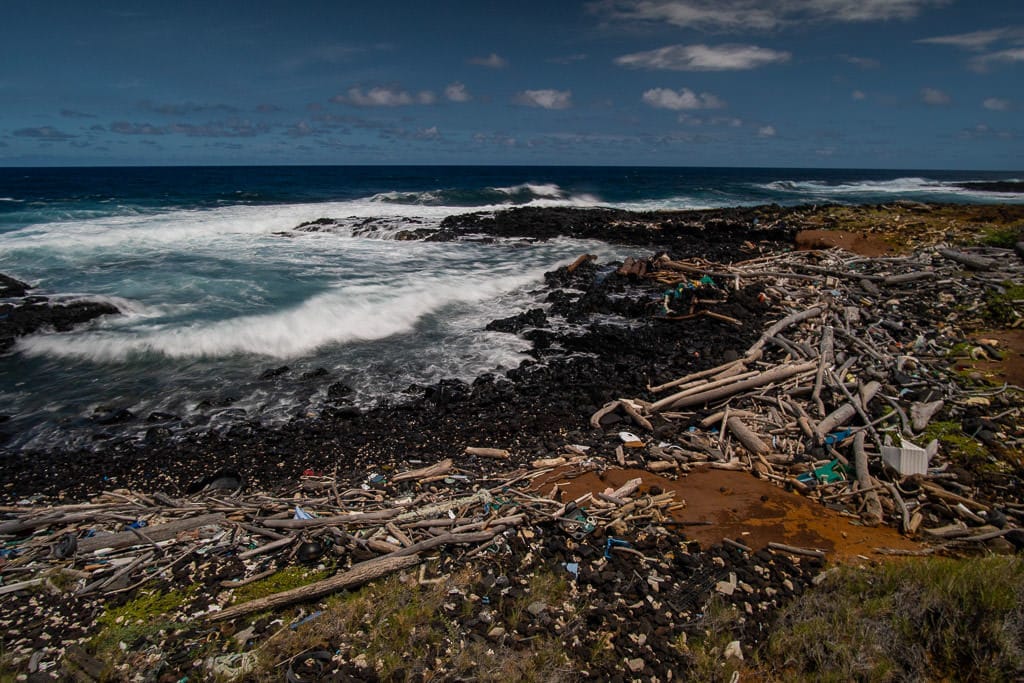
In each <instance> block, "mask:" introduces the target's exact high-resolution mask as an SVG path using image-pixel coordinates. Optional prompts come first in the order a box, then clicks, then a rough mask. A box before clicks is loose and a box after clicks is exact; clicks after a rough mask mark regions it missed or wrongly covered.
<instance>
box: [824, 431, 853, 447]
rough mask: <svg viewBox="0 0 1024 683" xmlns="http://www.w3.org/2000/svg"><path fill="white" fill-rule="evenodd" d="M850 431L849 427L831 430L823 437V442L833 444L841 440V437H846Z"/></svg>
mask: <svg viewBox="0 0 1024 683" xmlns="http://www.w3.org/2000/svg"><path fill="white" fill-rule="evenodd" d="M851 433H852V432H851V431H850V430H849V429H843V430H841V431H838V432H832V433H831V434H829V435H828V436H826V437H825V443H826V444H827V445H829V446H833V445H835V444H837V443H839V442H840V441H842V440H843V439H845V438H846V437H848V436H850V434H851Z"/></svg>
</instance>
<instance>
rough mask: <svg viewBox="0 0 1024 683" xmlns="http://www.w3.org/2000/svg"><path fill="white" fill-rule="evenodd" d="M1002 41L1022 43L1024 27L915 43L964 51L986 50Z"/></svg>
mask: <svg viewBox="0 0 1024 683" xmlns="http://www.w3.org/2000/svg"><path fill="white" fill-rule="evenodd" d="M1003 41H1009V42H1010V43H1011V44H1014V45H1016V44H1020V43H1021V42H1024V27H1020V26H1004V27H1002V28H993V29H989V30H987V31H972V32H970V33H957V34H954V35H950V36H936V37H935V38H923V39H921V40H919V41H917V42H918V43H927V44H931V45H952V46H953V47H959V48H962V49H964V50H987V49H988V48H989V46H991V45H992V44H993V43H1000V42H1003Z"/></svg>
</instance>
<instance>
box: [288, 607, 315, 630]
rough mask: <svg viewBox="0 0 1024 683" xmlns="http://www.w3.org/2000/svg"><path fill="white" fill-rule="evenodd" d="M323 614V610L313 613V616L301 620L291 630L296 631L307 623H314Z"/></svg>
mask: <svg viewBox="0 0 1024 683" xmlns="http://www.w3.org/2000/svg"><path fill="white" fill-rule="evenodd" d="M321 614H323V610H319V611H316V612H313V613H312V614H310V615H307V616H305V617H303V618H302V619H299V620H298V621H296V622H295V623H293V624H292V625H291V626H290V627H289V628H291V630H293V631H294V630H296V629H297V628H299V627H300V626H302V625H303V624H305V623H307V622H310V621H313V620H314V619H316V618H317V617H318V616H320V615H321Z"/></svg>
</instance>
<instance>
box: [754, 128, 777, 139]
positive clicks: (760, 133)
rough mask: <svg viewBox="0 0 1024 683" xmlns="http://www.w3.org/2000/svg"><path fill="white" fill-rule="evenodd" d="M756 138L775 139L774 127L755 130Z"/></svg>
mask: <svg viewBox="0 0 1024 683" xmlns="http://www.w3.org/2000/svg"><path fill="white" fill-rule="evenodd" d="M757 137H759V138H773V137H775V126H761V127H760V128H758V129H757Z"/></svg>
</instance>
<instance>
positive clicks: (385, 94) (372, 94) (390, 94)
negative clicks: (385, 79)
mask: <svg viewBox="0 0 1024 683" xmlns="http://www.w3.org/2000/svg"><path fill="white" fill-rule="evenodd" d="M331 101H332V102H338V103H342V104H351V105H354V106H356V107H405V106H409V105H412V104H434V103H435V102H437V95H435V94H434V93H432V92H430V91H429V90H422V91H420V92H418V93H410V92H408V91H406V90H401V89H399V88H394V87H391V86H376V87H373V88H370V89H369V90H367V91H363V89H362V88H349V89H348V92H347V93H346V94H345V95H336V96H335V97H333V98H331Z"/></svg>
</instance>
